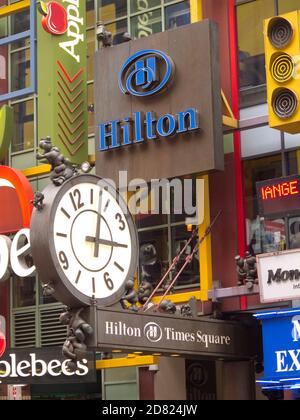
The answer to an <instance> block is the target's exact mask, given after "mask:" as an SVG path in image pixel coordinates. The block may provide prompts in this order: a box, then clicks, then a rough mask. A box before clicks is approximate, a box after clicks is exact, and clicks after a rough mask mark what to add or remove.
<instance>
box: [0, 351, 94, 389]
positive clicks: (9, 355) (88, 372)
mask: <svg viewBox="0 0 300 420" xmlns="http://www.w3.org/2000/svg"><path fill="white" fill-rule="evenodd" d="M69 362H70V360H68V359H66V360H65V359H63V357H62V354H61V349H60V348H51V349H50V348H48V349H26V350H25V349H22V350H21V349H13V350H7V351H6V353H5V354H4V355H3V357H2V358H1V359H0V383H4V384H32V385H33V384H51V383H55V384H59V383H70V381H71V382H72V383H81V382H82V383H92V382H96V369H95V358H94V353H92V352H88V353H86V354H85V356H84V358H83V359H82V360H80V361H78V362H77V369H76V370H74V371H73V370H72V371H71V370H70V369H69V368H68V363H69Z"/></svg>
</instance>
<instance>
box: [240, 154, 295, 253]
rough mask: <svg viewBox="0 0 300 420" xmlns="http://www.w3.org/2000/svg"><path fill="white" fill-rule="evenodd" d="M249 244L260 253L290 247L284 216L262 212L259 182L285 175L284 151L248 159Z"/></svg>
mask: <svg viewBox="0 0 300 420" xmlns="http://www.w3.org/2000/svg"><path fill="white" fill-rule="evenodd" d="M244 174H245V187H246V206H247V245H248V246H249V249H250V251H251V252H252V253H253V254H254V255H256V254H261V253H267V252H274V251H283V250H284V249H286V242H287V241H286V231H285V221H284V219H272V220H271V219H267V218H266V219H265V218H261V217H260V216H259V210H258V198H257V194H256V183H257V182H259V181H265V180H268V179H273V178H279V177H281V176H282V159H281V155H280V154H279V155H274V156H268V157H263V158H260V159H253V160H248V161H245V162H244Z"/></svg>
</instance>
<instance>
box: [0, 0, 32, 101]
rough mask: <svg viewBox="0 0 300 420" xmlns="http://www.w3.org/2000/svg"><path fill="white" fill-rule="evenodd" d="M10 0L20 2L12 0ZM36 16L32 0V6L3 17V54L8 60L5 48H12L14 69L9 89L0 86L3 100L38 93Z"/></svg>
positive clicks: (10, 49) (0, 42) (0, 44)
mask: <svg viewBox="0 0 300 420" xmlns="http://www.w3.org/2000/svg"><path fill="white" fill-rule="evenodd" d="M10 3H18V2H17V1H11V2H10ZM4 7H5V6H4ZM35 20H36V13H35V2H30V9H27V10H25V11H21V12H20V11H16V12H15V13H13V14H11V15H10V16H9V17H7V18H3V19H1V36H2V37H1V39H0V48H1V54H2V57H4V60H6V56H5V54H6V52H5V50H4V51H3V48H5V47H6V48H8V49H9V51H10V54H11V66H10V68H11V69H12V71H11V74H10V76H11V77H10V84H9V86H6V87H7V89H6V91H4V89H1V92H0V93H1V95H0V101H1V102H2V101H7V100H15V99H17V98H20V97H22V96H25V95H28V94H32V93H35V90H36V80H35V79H36V78H35V71H36V69H35V66H36V59H35V58H36V57H35V49H36V42H35ZM5 35H6V36H5ZM2 61H3V59H2ZM2 79H3V77H2Z"/></svg>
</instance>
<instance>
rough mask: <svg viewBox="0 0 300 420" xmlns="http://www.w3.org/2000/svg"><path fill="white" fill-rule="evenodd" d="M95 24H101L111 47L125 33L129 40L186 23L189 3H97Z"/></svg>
mask: <svg viewBox="0 0 300 420" xmlns="http://www.w3.org/2000/svg"><path fill="white" fill-rule="evenodd" d="M169 3H172V4H169ZM98 20H100V21H103V22H104V24H105V25H106V28H107V30H109V31H110V32H112V34H113V36H114V44H118V43H121V42H122V41H123V38H122V36H123V34H124V33H125V32H129V33H130V35H131V37H132V38H143V37H146V36H149V35H153V34H155V33H157V32H162V31H164V30H166V29H171V28H176V27H178V26H182V25H186V24H188V23H190V2H189V1H188V0H186V1H172V2H170V1H167V0H164V1H163V0H98Z"/></svg>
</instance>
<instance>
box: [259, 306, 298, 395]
mask: <svg viewBox="0 0 300 420" xmlns="http://www.w3.org/2000/svg"><path fill="white" fill-rule="evenodd" d="M255 317H256V318H257V319H260V320H262V325H263V346H264V367H265V378H264V379H262V380H260V381H258V383H259V384H260V385H262V386H263V387H264V388H272V389H274V388H275V389H276V388H281V389H296V388H300V309H290V310H283V311H276V312H267V313H266V312H265V313H259V314H256V315H255Z"/></svg>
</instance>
